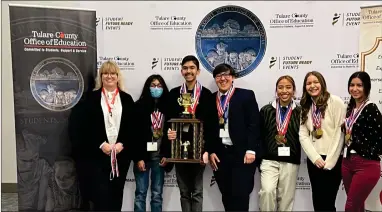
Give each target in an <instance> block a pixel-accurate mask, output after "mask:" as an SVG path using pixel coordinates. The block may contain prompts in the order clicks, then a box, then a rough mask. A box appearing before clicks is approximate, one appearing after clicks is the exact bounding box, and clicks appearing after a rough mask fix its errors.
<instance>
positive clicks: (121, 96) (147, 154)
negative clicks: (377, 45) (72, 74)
mask: <svg viewBox="0 0 382 212" xmlns="http://www.w3.org/2000/svg"><path fill="white" fill-rule="evenodd" d="M199 66H200V65H199V61H198V59H197V58H196V57H195V56H192V55H189V56H186V57H184V58H183V60H182V63H181V74H182V76H183V77H184V79H185V81H184V83H182V84H181V85H180V86H178V87H175V88H173V89H171V90H169V89H168V87H167V85H166V83H165V80H164V79H163V78H162V77H161V76H160V75H151V76H150V77H148V78H147V80H146V82H145V84H144V86H143V89H142V94H141V96H140V97H139V99H138V100H137V101H136V102H134V101H133V98H132V97H131V95H129V94H128V93H126V91H125V89H124V86H123V78H122V74H121V71H120V69H119V67H118V66H117V65H116V63H114V62H112V61H107V62H105V63H103V64H102V66H101V67H100V69H99V73H98V76H97V79H96V86H95V89H94V91H93V92H91V93H89V94H87V96H86V98H85V100H84V102H83V103H82V104H81V108H82V109H81V112H77V116H78V118H77V119H76V120H77V122H76V126H77V127H75V129H74V130H75V132H74V134H75V136H73V138H75V139H76V140H77V141H78V143H80V146H81V147H80V148H81V151H79V152H80V153H79V155H80V157H78V162H77V165H78V171H79V173H78V174H79V179H80V187H81V192H82V195H83V198H84V199H85V201H88V202H91V203H92V205H91V207H90V208H91V210H95V211H121V208H122V198H123V190H124V184H125V181H126V175H127V172H128V169H129V166H130V163H131V161H133V163H134V168H133V169H134V170H133V171H134V176H135V182H136V190H135V199H134V211H146V197H147V191H148V189H149V187H150V186H149V185H150V184H151V187H150V189H151V202H150V205H151V211H153V212H159V211H162V202H163V197H162V193H163V185H164V176H165V173H166V172H170V171H171V170H172V169H173V167H174V166H175V170H176V178H177V184H178V187H179V191H180V203H181V208H182V211H202V210H203V172H204V169H205V166H206V164H210V165H211V167H212V169H213V174H214V176H215V179H216V182H217V185H218V187H219V190H220V192H221V194H222V203H223V205H224V208H225V210H226V211H248V210H249V198H250V194H251V192H252V190H253V187H254V175H255V170H256V168H257V167H258V168H259V171H260V174H261V189H260V191H259V207H260V211H292V210H293V203H294V196H295V190H296V181H297V174H298V170H299V166H300V157H301V147H302V149H303V150H304V151H305V153H306V155H307V156H308V162H307V168H308V173H309V178H310V181H311V191H312V199H313V206H314V210H315V211H335V210H336V207H335V202H336V196H337V192H338V189H339V186H340V183H341V180H343V182H344V186H345V190H346V193H347V201H346V206H345V211H364V202H365V200H366V199H367V197H368V195H369V194H370V192H371V191H372V189H373V188H374V187H375V185H376V184H377V182H378V180H379V178H380V169H381V168H380V155H382V138H381V137H382V128H381V126H382V115H381V113H380V111H379V110H378V108H377V106H376V104H374V103H372V102H371V101H370V99H369V94H370V90H371V80H370V77H369V75H368V74H367V73H366V72H356V73H354V74H352V75H351V76H350V78H349V81H348V92H349V94H350V96H351V98H350V103H349V104H348V105H347V106H346V105H345V104H344V102H343V101H342V100H341V98H339V97H338V96H335V95H333V94H332V93H330V92H328V90H327V86H326V82H325V79H324V77H323V76H322V74H320V73H319V72H316V71H312V72H309V73H307V74H306V76H305V79H304V84H303V94H302V98H301V101H300V104H299V105H298V104H296V102H295V101H294V100H295V91H296V85H295V82H294V80H293V78H292V77H290V76H287V75H286V76H281V77H280V78H279V79H278V80H277V82H276V87H275V89H276V94H277V98H276V100H274V101H273V102H272V103H270V104H267V105H265V106H264V107H262V108H261V109H259V108H258V103H257V101H256V97H255V93H254V92H253V91H252V90H248V89H244V88H239V87H236V86H235V85H234V80H235V71H234V69H233V68H232V67H231V66H230V65H229V64H220V65H217V66H216V67H215V69H214V70H213V73H212V76H213V78H214V80H215V82H216V85H217V87H218V91H217V92H215V93H212V92H211V91H210V90H209V89H208V88H206V87H204V86H203V85H202V84H201V83H200V81H198V80H197V77H198V75H199V73H200V67H199ZM182 93H190V94H191V96H192V98H193V99H194V101H193V103H192V105H191V106H190V107H189V108H188V111H189V112H190V113H192V114H194V115H195V118H196V119H199V120H201V121H202V122H203V128H204V129H203V130H204V149H203V152H202V153H203V154H202V157H201V161H200V164H195V163H194V164H191V163H187V164H186V163H175V165H174V163H170V162H168V161H167V158H170V157H171V142H173V141H174V140H175V139H176V135H177V134H178V133H179V132H176V131H175V130H176V129H171V127H170V126H169V124H168V120H170V119H172V118H178V117H179V115H180V114H181V113H182V111H184V108H183V107H182V106H181V105H179V103H178V101H177V100H178V98H179V97H180V95H181V94H182ZM178 130H179V131H182V132H181V133H182V135H184V136H191V135H192V133H193V130H194V129H193V128H192V127H190V126H189V125H184V126H183V128H182V129H178Z"/></svg>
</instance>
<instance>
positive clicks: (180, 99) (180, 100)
mask: <svg viewBox="0 0 382 212" xmlns="http://www.w3.org/2000/svg"><path fill="white" fill-rule="evenodd" d="M178 104H179V105H182V98H181V97H179V98H178Z"/></svg>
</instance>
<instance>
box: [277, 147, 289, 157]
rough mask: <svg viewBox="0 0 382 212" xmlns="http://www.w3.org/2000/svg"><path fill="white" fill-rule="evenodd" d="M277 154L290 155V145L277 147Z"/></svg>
mask: <svg viewBox="0 0 382 212" xmlns="http://www.w3.org/2000/svg"><path fill="white" fill-rule="evenodd" d="M278 155H279V156H290V147H279V148H278Z"/></svg>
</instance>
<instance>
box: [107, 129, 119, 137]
mask: <svg viewBox="0 0 382 212" xmlns="http://www.w3.org/2000/svg"><path fill="white" fill-rule="evenodd" d="M106 131H107V134H108V135H109V136H110V137H117V136H118V131H117V128H116V127H108V128H107V129H106Z"/></svg>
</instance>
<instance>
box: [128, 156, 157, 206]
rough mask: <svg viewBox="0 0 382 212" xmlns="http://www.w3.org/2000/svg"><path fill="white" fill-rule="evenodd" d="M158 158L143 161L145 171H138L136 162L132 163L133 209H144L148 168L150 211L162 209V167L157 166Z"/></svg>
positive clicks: (147, 186)
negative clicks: (133, 183) (133, 178)
mask: <svg viewBox="0 0 382 212" xmlns="http://www.w3.org/2000/svg"><path fill="white" fill-rule="evenodd" d="M159 162H160V161H159V160H152V161H145V168H146V171H144V172H142V171H139V169H138V167H137V164H134V176H135V185H136V189H135V200H134V211H135V212H145V211H146V196H147V190H148V188H149V184H150V183H149V179H150V176H149V175H150V170H151V202H150V205H151V211H152V212H161V211H162V202H163V198H162V193H163V184H164V169H163V168H162V167H160V166H159Z"/></svg>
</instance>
